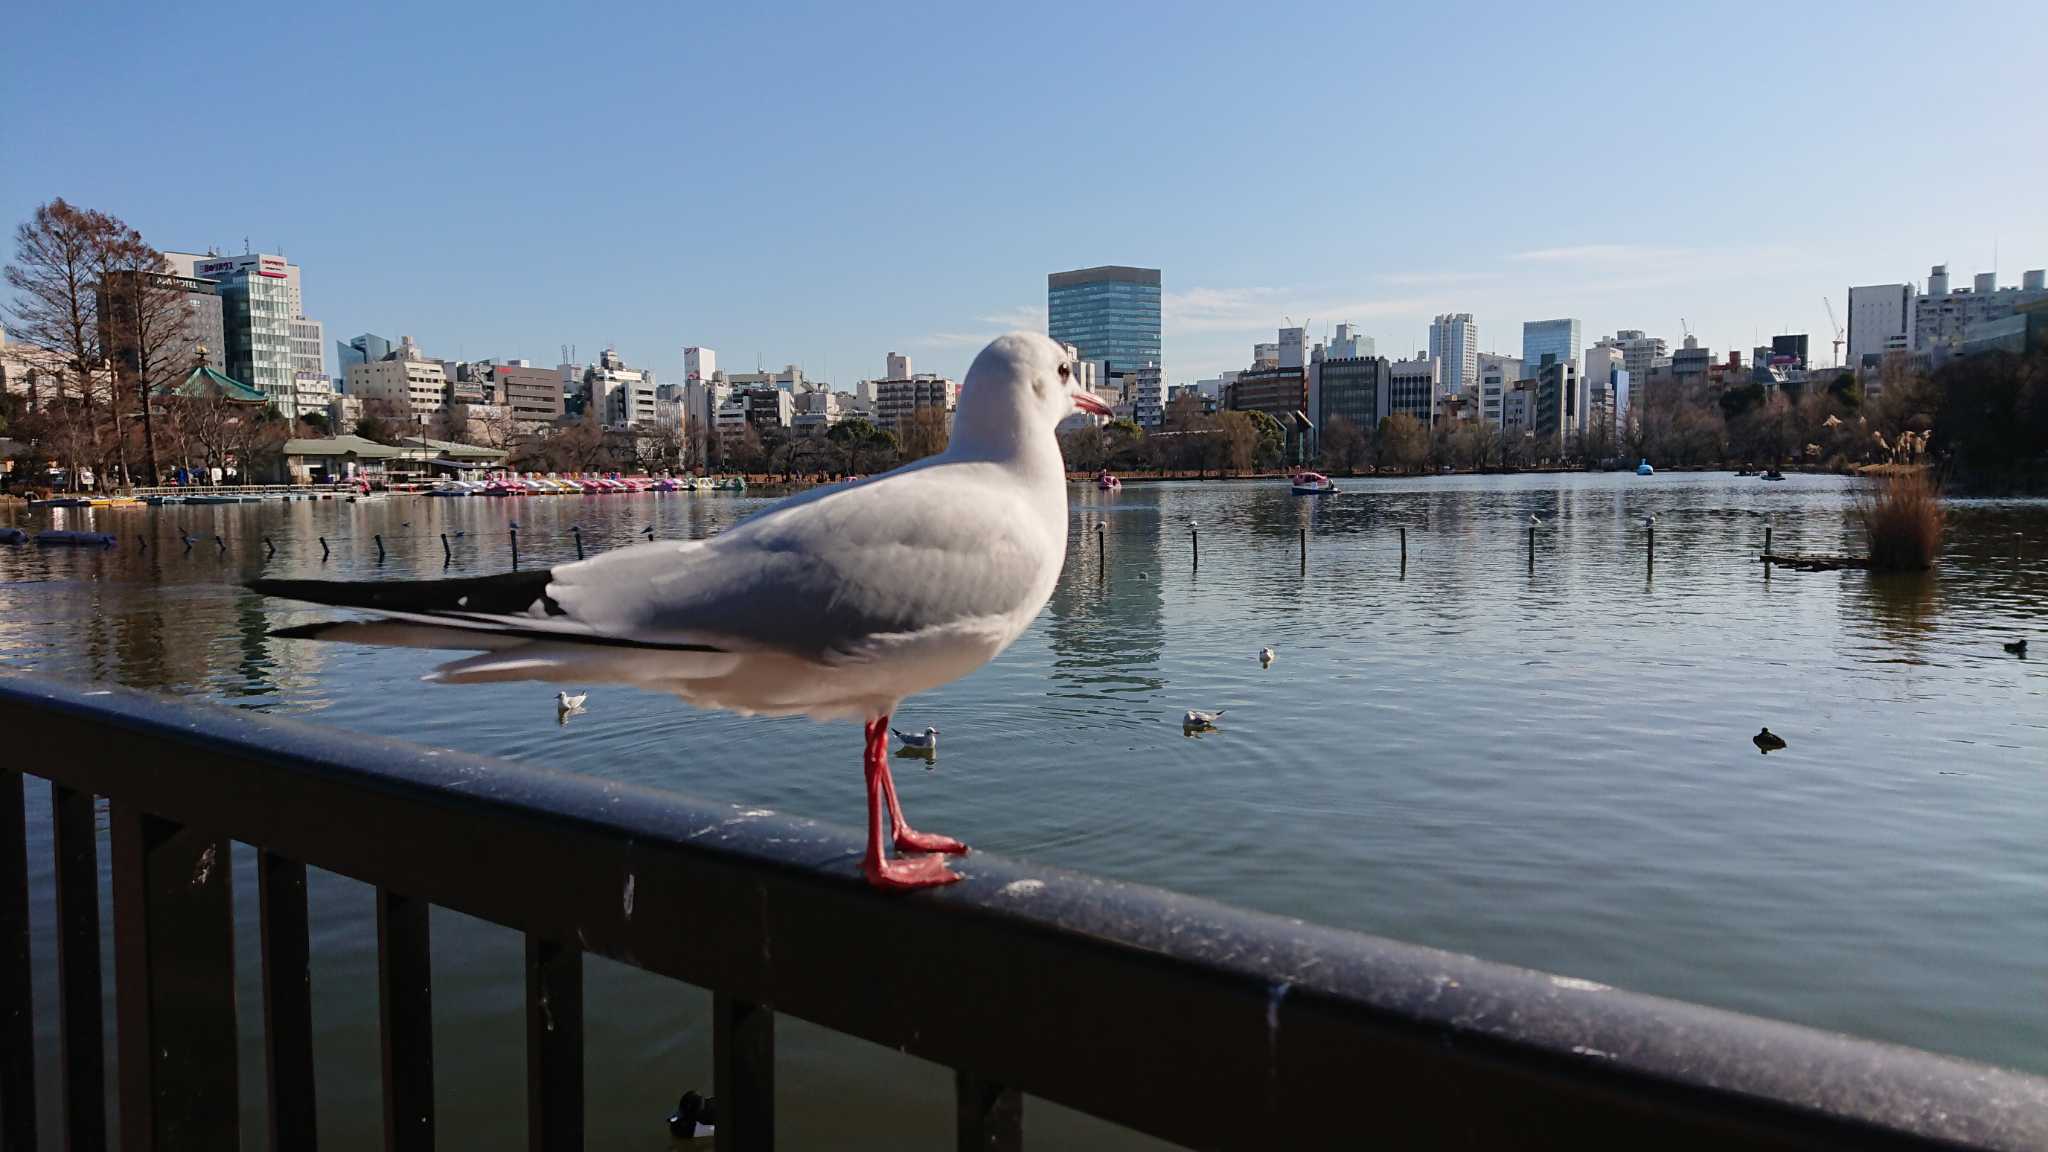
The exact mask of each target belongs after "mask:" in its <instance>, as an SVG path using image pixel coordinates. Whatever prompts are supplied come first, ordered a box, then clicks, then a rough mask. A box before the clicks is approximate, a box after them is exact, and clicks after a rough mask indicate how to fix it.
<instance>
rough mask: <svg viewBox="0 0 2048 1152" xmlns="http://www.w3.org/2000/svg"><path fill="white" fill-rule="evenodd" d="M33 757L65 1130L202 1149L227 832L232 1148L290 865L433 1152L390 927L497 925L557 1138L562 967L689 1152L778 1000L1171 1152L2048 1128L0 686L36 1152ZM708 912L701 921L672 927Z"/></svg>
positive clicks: (1344, 957)
mask: <svg viewBox="0 0 2048 1152" xmlns="http://www.w3.org/2000/svg"><path fill="white" fill-rule="evenodd" d="M20 773H29V774H33V775H36V776H40V777H46V778H48V779H49V780H50V781H51V782H52V784H53V785H54V787H53V788H52V790H51V792H52V796H53V812H52V839H53V847H54V852H55V856H56V861H55V863H56V867H55V871H54V884H55V887H56V893H55V896H56V909H57V917H56V924H57V927H56V932H57V937H58V939H57V956H58V973H59V983H60V988H59V995H58V1001H59V1004H60V1006H61V1011H60V1017H61V1019H60V1024H59V1032H60V1037H59V1041H60V1046H61V1060H60V1066H61V1068H62V1070H63V1075H64V1080H65V1082H64V1086H63V1087H64V1091H63V1099H64V1102H65V1108H64V1116H63V1119H62V1123H63V1124H64V1125H65V1130H66V1136H67V1141H68V1146H69V1147H71V1148H77V1149H90V1148H97V1147H100V1146H102V1145H103V1143H104V1134H103V1126H104V1123H105V1112H106V1108H105V1104H106V1100H105V1091H106V1087H105V1085H103V1084H102V1083H101V1076H100V1071H99V1070H100V1068H101V1059H102V1054H101V1047H100V1045H101V1040H100V1036H101V1020H100V1007H99V1005H100V991H101V986H100V980H101V973H100V971H99V956H100V949H99V940H98V933H99V912H98V909H99V899H100V893H99V891H98V883H97V877H98V867H97V861H96V860H95V853H96V847H95V842H94V839H93V804H94V797H106V798H107V800H108V805H109V816H110V824H111V836H110V843H111V846H112V853H113V859H112V885H111V887H112V899H113V902H114V917H113V923H114V954H115V1003H116V1014H117V1035H118V1044H117V1049H118V1051H117V1062H116V1063H117V1067H118V1070H119V1075H118V1091H119V1093H120V1102H121V1108H120V1117H121V1131H120V1133H119V1138H120V1145H121V1146H122V1147H124V1148H132V1149H155V1148H163V1149H181V1148H207V1149H219V1148H233V1147H235V1146H236V1140H237V1138H238V1133H237V1130H236V1129H237V1124H238V1123H239V1107H238V1105H239V1102H238V1100H237V1087H236V1063H235V1060H236V1029H235V1028H234V1027H233V1026H232V1022H233V1020H234V1012H235V1001H234V994H235V989H234V984H233V975H232V973H233V967H234V966H233V964H232V963H231V958H232V954H233V948H234V940H233V932H234V926H233V919H232V900H231V893H230V891H229V886H230V876H231V874H232V869H231V868H230V867H229V860H228V853H229V851H230V845H231V843H232V842H235V841H239V842H241V843H243V844H247V845H252V846H254V848H255V849H256V852H257V856H258V867H257V869H256V871H257V877H258V905H259V909H260V925H261V944H260V954H261V957H262V967H263V981H262V999H263V1034H264V1053H265V1070H264V1071H265V1083H266V1091H267V1096H268V1099H267V1107H266V1109H265V1111H266V1114H267V1116H268V1125H269V1128H270V1133H269V1135H270V1147H272V1148H276V1149H299V1148H311V1147H313V1140H314V1123H313V1122H314V1094H313V1085H314V1075H315V1069H314V1065H313V1057H312V1036H313V1032H312V1014H311V1002H312V995H313V993H312V990H311V987H310V983H309V979H308V935H307V930H308V923H307V920H308V918H307V902H306V869H307V867H308V866H313V867H318V868H324V869H329V870H331V871H333V872H336V873H339V874H341V875H345V876H349V877H353V878H355V879H358V880H361V881H364V882H366V883H369V884H372V885H375V886H376V889H377V898H376V919H377V939H378V989H379V1000H380V1007H379V1013H380V1023H381V1029H382V1037H383V1107H384V1131H385V1144H386V1146H387V1147H388V1148H394V1149H419V1148H429V1147H432V1146H433V1144H434V1138H435V1129H434V1106H433V1078H434V1056H433V1052H434V1045H433V1037H432V1035H431V1025H430V1019H431V1013H430V1012H428V1011H427V1010H426V1005H427V1002H428V997H429V975H428V973H429V966H428V936H427V910H428V907H429V905H432V904H439V905H442V906H444V907H447V908H452V909H456V910H459V911H461V912H464V913H467V914H469V915H472V916H477V917H481V918H482V919H485V920H488V921H492V922H495V923H498V924H502V925H506V926H509V927H512V928H514V929H517V930H520V931H523V932H524V933H525V934H526V1000H527V1028H526V1036H527V1046H528V1048H527V1083H526V1095H527V1114H528V1130H529V1142H530V1146H531V1147H534V1148H545V1149H560V1148H578V1147H581V1146H582V1127H583V1051H582V1048H583V1028H582V1023H583V1013H582V957H583V954H584V953H586V952H588V953H593V954H596V955H600V956H606V957H609V958H611V959H613V960H617V961H619V962H621V963H625V964H630V965H634V966H637V967H639V968H643V969H646V970H648V971H651V972H656V973H660V974H662V975H665V976H669V977H673V978H675V979H678V980H682V981H687V982H689V983H691V984H695V985H698V986H701V987H705V988H709V989H710V990H711V991H712V994H713V1004H714V1010H713V1015H714V1023H713V1050H714V1054H713V1066H714V1074H713V1080H714V1090H715V1092H716V1095H717V1098H718V1101H719V1107H720V1113H721V1116H720V1120H721V1122H720V1123H719V1125H718V1136H717V1141H718V1146H719V1147H720V1148H729V1149H761V1148H768V1147H771V1146H772V1144H773V1142H774V1083H775V1039H774V1032H775V1029H774V1019H775V1015H776V1014H777V1013H789V1014H791V1015H794V1016H798V1017H802V1018H804V1019H807V1020H810V1021H814V1022H816V1023H818V1024H821V1025H823V1026H825V1027H827V1028H831V1029H836V1030H838V1031H840V1032H844V1033H847V1034H850V1035H853V1036H858V1037H861V1038H864V1039H866V1040H870V1041H873V1042H875V1043H878V1044H884V1045H887V1046H889V1047H891V1048H897V1049H900V1050H902V1051H904V1052H907V1053H910V1054H912V1055H915V1056H919V1057H922V1058H925V1059H927V1060H931V1061H935V1062H938V1063H940V1064H943V1065H946V1066H948V1067H951V1068H953V1069H954V1070H955V1075H956V1082H957V1089H958V1113H957V1115H958V1124H957V1130H958V1135H959V1146H960V1147H962V1148H979V1149H988V1148H996V1149H1014V1148H1018V1147H1020V1146H1021V1142H1022V1135H1021V1134H1022V1125H1023V1108H1022V1103H1021V1101H1022V1094H1024V1093H1029V1094H1032V1095H1035V1096H1039V1097H1041V1098H1044V1099H1047V1100H1052V1101H1056V1102H1058V1103H1061V1104H1065V1105H1068V1106H1070V1107H1073V1108H1076V1109H1079V1110H1081V1111H1084V1112H1088V1113H1092V1114H1094V1115H1096V1116H1099V1117H1102V1118H1105V1119H1107V1120H1110V1121H1113V1122H1115V1123H1118V1124H1122V1125H1125V1126H1128V1127H1130V1128H1133V1129H1136V1130H1139V1131H1142V1132H1146V1133H1150V1134H1152V1135H1155V1136H1158V1137H1162V1138H1164V1139H1166V1140H1170V1141H1173V1142H1176V1143H1180V1144H1184V1145H1188V1146H1191V1147H1196V1148H1256V1149H1277V1148H1313V1147H1330V1146H1344V1147H1351V1146H1358V1145H1361V1144H1372V1145H1382V1146H1388V1147H1401V1148H1421V1147H1457V1148H1464V1147H1487V1146H1491V1147H1529V1146H1557V1145H1569V1146H1572V1147H1636V1148H1659V1149H1665V1148H1727V1147H1734V1146H1745V1147H1785V1148H1791V1147H1798V1148H1816V1147H1840V1148H1851V1147H1854V1148H1869V1147H1945V1148H1954V1147H1966V1148H2042V1147H2048V1080H2042V1079H2039V1078H2035V1077H2031V1076H2026V1075H2022V1074H2019V1073H2015V1072H2009V1071H2005V1070H2001V1069H1997V1068H1991V1067H1986V1066H1982V1065H1977V1064H1971V1063H1968V1062H1965V1061H1960V1060H1954V1059H1950V1058H1946V1057H1941V1056H1936V1055H1933V1054H1930V1053H1926V1052H1921V1051H1916V1050H1913V1049H1908V1048H1901V1047H1896V1046H1892V1045H1886V1044H1879V1043H1875V1042H1871V1041H1866V1040H1860V1039H1855V1038H1852V1037H1847V1036H1841V1035H1835V1034H1830V1033H1824V1032H1819V1031H1815V1030H1812V1029H1808V1028H1803V1027H1798V1026H1795V1025H1790V1024H1784V1023H1778V1022H1774V1021H1769V1020H1761V1019H1756V1018H1752V1017H1747V1016H1741V1015H1737V1014H1734V1013H1729V1012H1723V1011H1718V1010H1715V1009H1711V1008H1704V1007H1699V1006H1696V1005H1691V1004H1684V1003H1679V1002H1675V1001H1669V1000H1660V999H1655V998H1652V997H1648V996H1640V995H1635V994H1632V993H1628V992H1623V991H1618V990H1614V989H1609V988H1606V987H1603V986H1600V985H1597V984H1593V983H1590V982H1587V981H1581V980H1568V979H1563V978H1559V977H1552V976H1547V975H1544V974H1541V973H1537V972H1531V971H1527V970H1523V969H1516V968H1509V967H1504V966H1501V965H1497V964H1490V963H1487V962H1484V961H1480V960H1474V959H1471V958H1469V957H1464V956H1456V955H1451V954H1447V953H1443V952H1437V951H1433V950H1430V949H1426V948H1420V947H1415V946H1413V945H1408V944H1401V943H1396V942H1393V941H1389V940H1383V939H1376V938H1373V937H1368V936H1362V935H1358V934H1355V933H1349V932H1340V931H1336V930H1332V929H1328V928H1320V927H1317V926H1315V925H1311V924H1304V923H1301V922H1299V921H1294V920H1286V919H1281V918H1278V917H1273V916H1264V915H1257V914H1252V913H1247V912H1241V911H1236V910H1233V909H1230V908H1226V907H1223V906H1220V905H1217V904H1214V903H1210V902H1208V901H1204V900H1197V899H1192V898H1189V897H1184V896H1178V895H1174V894H1172V893H1168V892H1162V891H1158V890H1154V889H1149V888H1143V887H1138V886H1134V885H1127V884H1119V883H1113V882H1108V881H1103V880H1099V879H1094V878H1091V877H1087V876H1081V875H1076V874H1073V873H1068V872H1062V871H1056V870H1052V869H1046V868H1039V867H1035V866H1031V865H1026V864H1017V863H1012V862H1009V861H1006V860H1002V859H999V858H995V857H990V856H986V855H981V854H977V855H974V856H971V857H968V858H967V859H966V860H965V861H964V862H963V867H962V871H964V872H965V873H967V875H968V878H967V879H966V880H965V881H964V882H963V883H960V884H956V885H953V886H950V887H948V888H944V889H939V890H934V891H929V892H922V893H916V894H911V895H907V896H906V895H887V894H883V893H879V892H876V891H873V890H871V889H869V888H868V887H867V886H866V885H865V884H864V883H863V882H862V881H861V879H860V877H859V874H858V871H857V869H856V861H857V860H858V857H859V854H860V847H861V842H860V840H859V839H858V837H857V836H856V835H855V834H854V833H852V832H851V831H849V830H843V829H840V828H836V827H831V826H824V825H819V824H816V823H814V822H811V821H808V820H797V819H791V818H787V817H782V816H775V815H771V814H766V813H760V812H754V811H738V810H736V809H734V808H732V807H730V806H715V805H709V804H705V803H701V802H698V801H695V800H691V799H688V798H686V797H683V796H679V795H676V794H673V793H669V792H662V791H656V790H651V789H647V788H641V787H635V786H633V785H628V784H620V783H615V782H611V781H607V780H601V779H597V778H593V777H588V776H580V775H575V774H571V773H564V772H557V771H549V770H545V769H540V768H534V767H527V766H521V765H514V764H507V763H502V762H498V761H491V760H485V759H480V758H476V757H471V756H466V755H462V754H458V753H453V752H447V751H436V750H429V749H424V748H420V747H416V746H412V745H407V744H401V743H396V742H392V741H385V740H379V739H376V738H374V737H366V736H361V735H357V734H353V733H346V732H339V731H334V730H328V729H321V728H317V727H313V726H310V725H306V724H302V723H298V722H293V721H286V720H278V719H267V718H259V717H255V716H252V715H250V714H247V713H241V712H233V711H229V710H226V709H220V708H214V707H210V706H197V705H191V704H185V703H176V702H171V701H167V700H164V699H161V698H158V697H153V696H149V695H145V694H142V693H137V692H131V691H127V690H124V689H110V688H83V687H78V686H72V685H63V684H55V683H50V682H46V681H42V680H36V679H29V678H23V677H0V912H4V915H0V927H4V930H5V938H4V941H0V945H4V946H0V1145H4V1147H5V1148H7V1149H17V1148H18V1149H26V1148H30V1147H33V1146H34V1142H35V1139H36V1125H37V1117H36V1115H35V1112H34V1085H33V1077H34V1045H35V1042H36V1040H35V1036H34V1034H33V1033H34V1030H33V1025H32V1020H31V1013H30V974H29V969H28V934H29V931H28V914H27V910H28V879H27V878H28V872H27V860H26V839H25V831H24V810H23V805H24V797H25V795H26V789H25V787H24V784H23V781H22V780H21V779H19V778H18V776H19V774H20ZM687 923H694V924H706V923H711V924H716V925H718V930H717V931H712V932H698V931H685V930H681V929H680V928H679V925H683V924H687Z"/></svg>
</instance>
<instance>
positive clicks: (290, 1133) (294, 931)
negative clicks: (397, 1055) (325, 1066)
mask: <svg viewBox="0 0 2048 1152" xmlns="http://www.w3.org/2000/svg"><path fill="white" fill-rule="evenodd" d="M256 901H257V906H258V911H259V919H260V921H261V926H262V927H261V931H262V951H263V1079H264V1085H265V1090H266V1095H267V1099H268V1101H269V1113H270V1116H269V1137H270V1144H269V1147H270V1149H271V1152H297V1150H299V1149H305V1150H306V1152H311V1150H312V1149H313V1148H314V1147H315V1145H316V1142H317V1140H318V1134H317V1133H318V1129H317V1127H316V1125H315V1123H314V1102H313V974H312V956H311V954H310V953H311V948H310V942H309V940H308V936H307V932H308V928H309V925H308V921H307V915H306V866H305V865H304V864H301V863H299V862H298V861H296V860H288V859H286V858H284V857H283V856H279V855H277V854H276V853H274V852H270V851H259V852H257V853H256Z"/></svg>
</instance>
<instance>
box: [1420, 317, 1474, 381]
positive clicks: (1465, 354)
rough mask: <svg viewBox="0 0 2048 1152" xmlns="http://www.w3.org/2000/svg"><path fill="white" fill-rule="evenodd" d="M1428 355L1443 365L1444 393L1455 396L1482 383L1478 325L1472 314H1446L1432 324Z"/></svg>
mask: <svg viewBox="0 0 2048 1152" xmlns="http://www.w3.org/2000/svg"><path fill="white" fill-rule="evenodd" d="M1429 355H1430V358H1431V359H1435V360H1441V361H1443V362H1444V368H1443V376H1444V381H1443V382H1444V391H1446V392H1448V393H1450V394H1451V395H1453V396H1456V395H1457V394H1458V393H1460V392H1463V391H1465V390H1466V389H1467V388H1475V387H1477V386H1478V384H1479V325H1477V324H1475V323H1473V322H1472V314H1471V313H1470V312H1446V313H1444V314H1442V315H1440V316H1438V317H1437V318H1436V319H1435V320H1433V321H1431V322H1430V325H1429Z"/></svg>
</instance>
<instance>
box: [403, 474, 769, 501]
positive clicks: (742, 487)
mask: <svg viewBox="0 0 2048 1152" xmlns="http://www.w3.org/2000/svg"><path fill="white" fill-rule="evenodd" d="M746 490H747V481H746V479H745V478H744V477H740V476H660V477H656V476H621V475H618V474H616V473H614V474H612V475H609V476H540V475H529V476H512V475H507V476H493V477H491V478H490V479H488V480H445V481H443V482H441V483H439V484H436V485H434V486H433V487H431V488H429V489H427V490H426V493H427V495H429V496H610V495H631V494H633V493H637V492H744V491H746Z"/></svg>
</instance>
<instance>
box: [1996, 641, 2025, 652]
mask: <svg viewBox="0 0 2048 1152" xmlns="http://www.w3.org/2000/svg"><path fill="white" fill-rule="evenodd" d="M2000 647H2002V648H2004V649H2005V650H2006V651H2007V652H2010V653H2012V654H2013V655H2015V656H2025V655H2026V654H2027V642H2026V641H2025V640H2015V641H2013V642H2012V643H2010V644H2003V645H2000Z"/></svg>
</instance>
